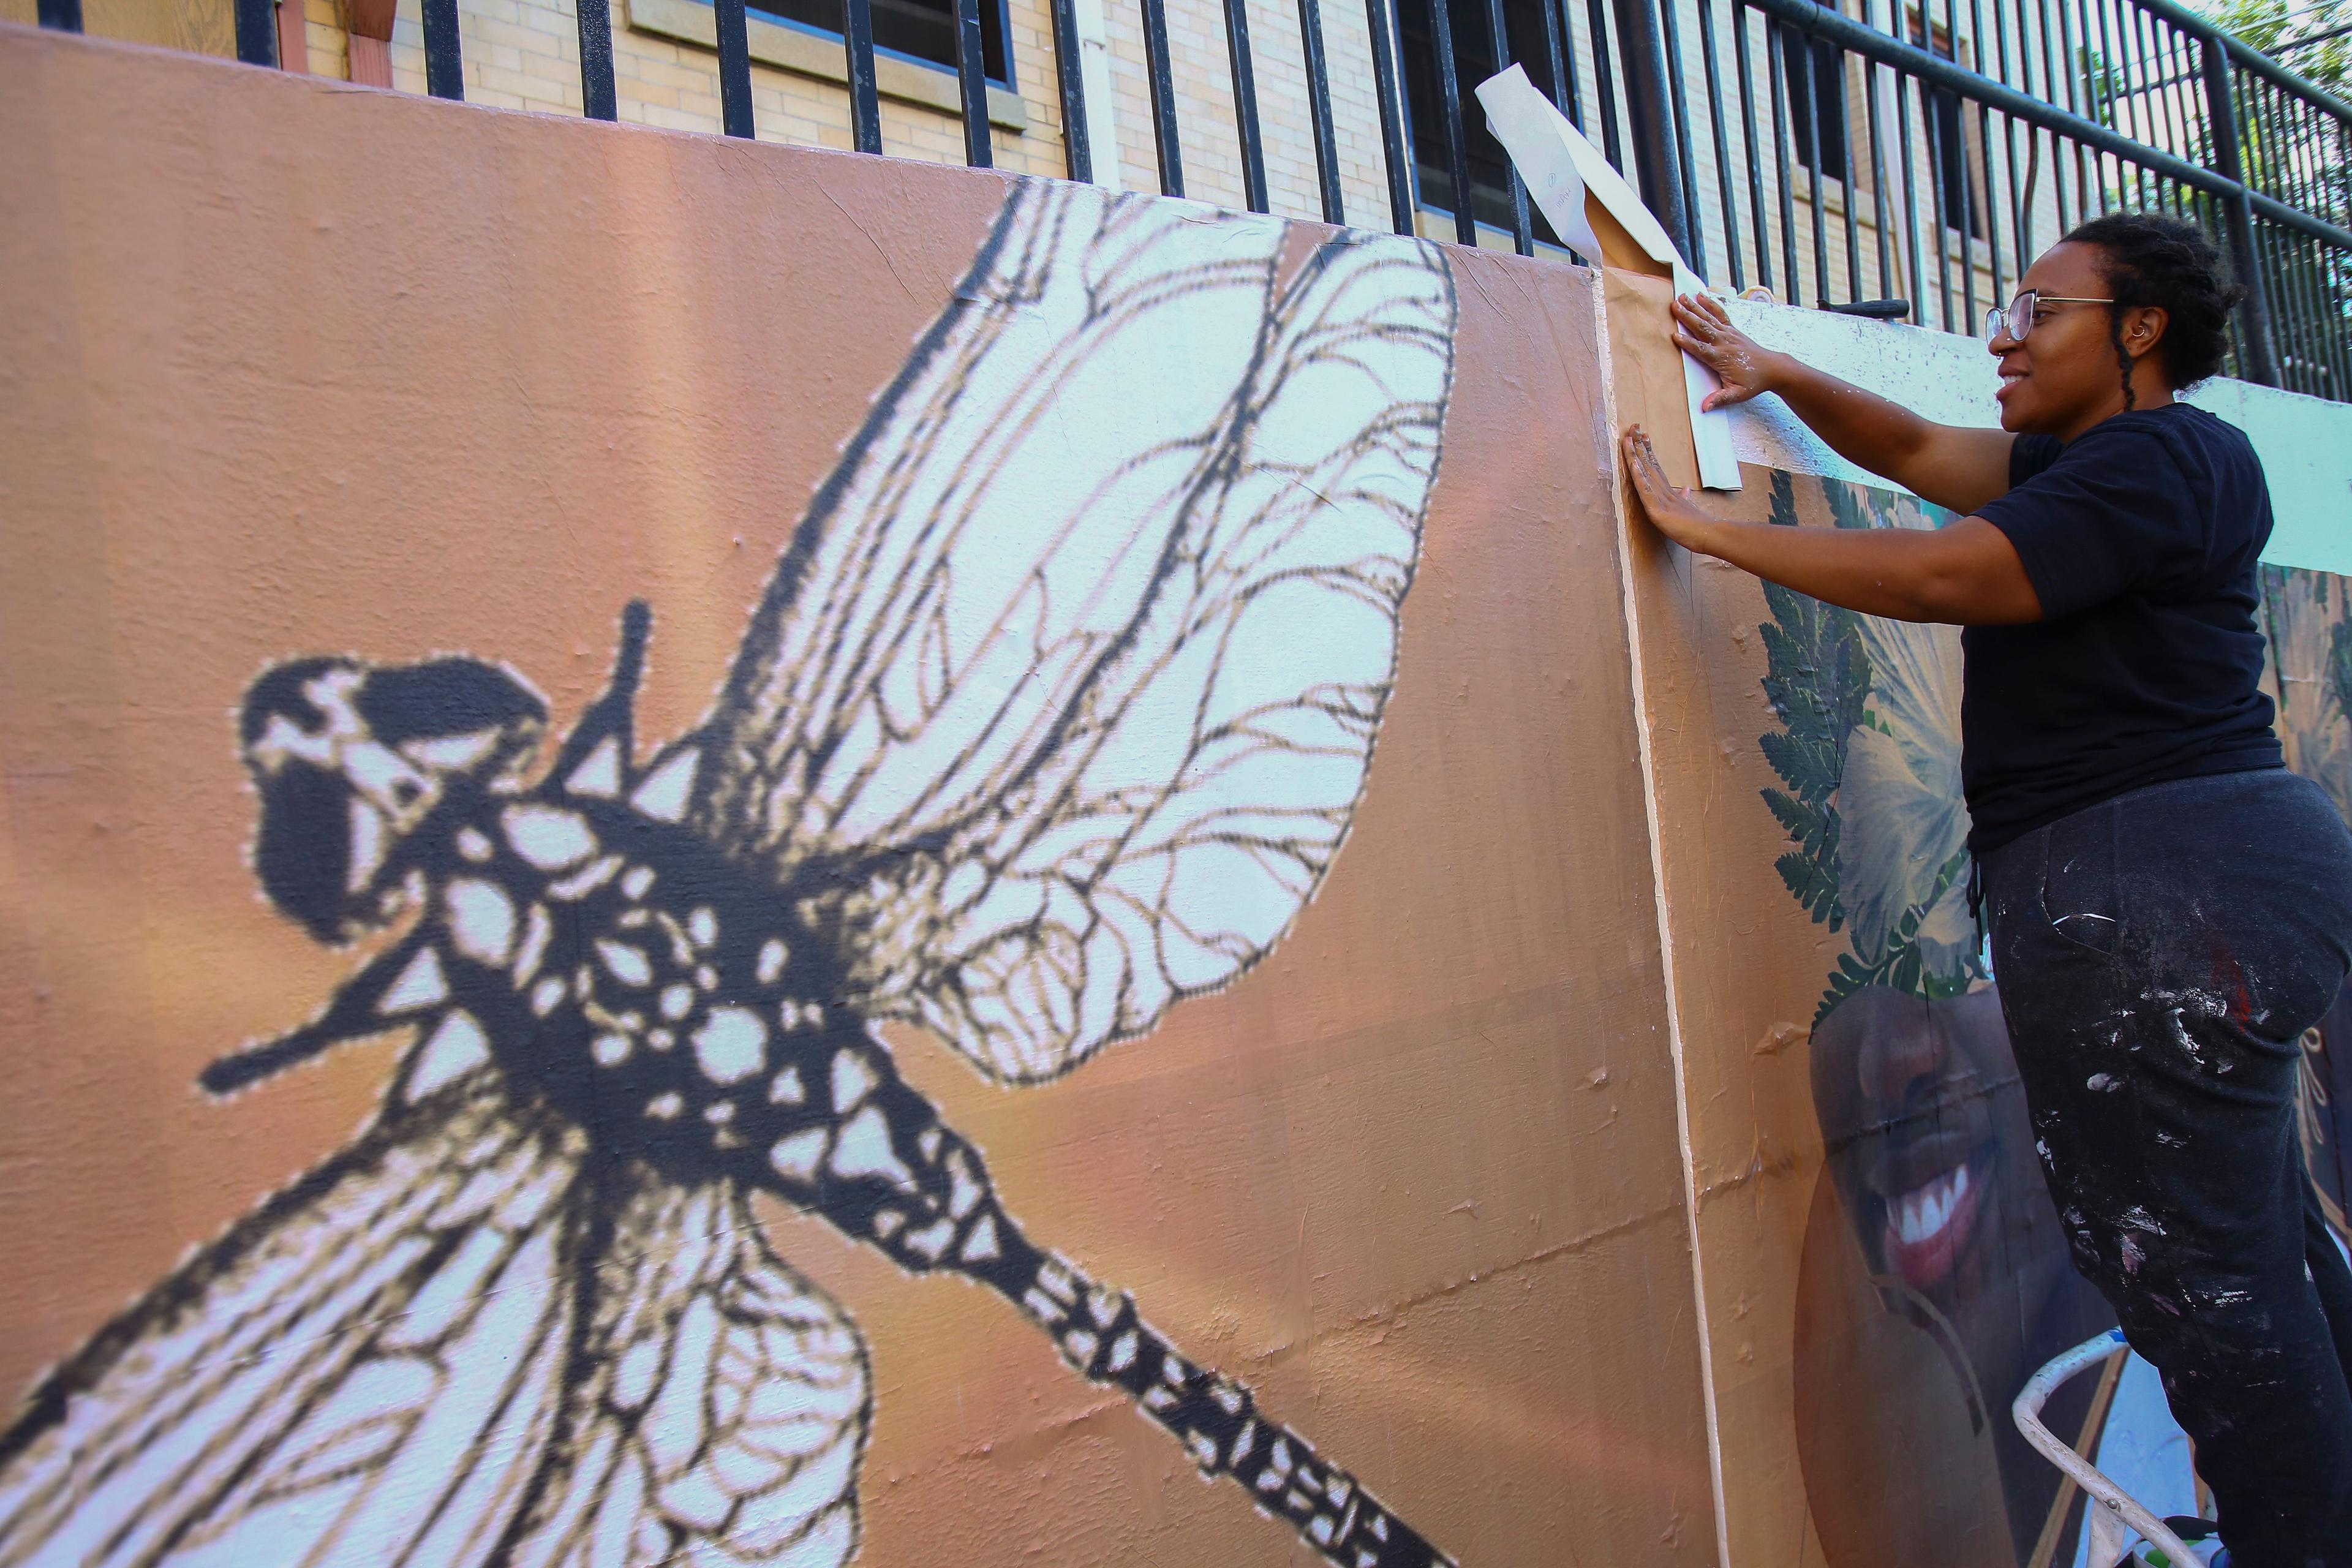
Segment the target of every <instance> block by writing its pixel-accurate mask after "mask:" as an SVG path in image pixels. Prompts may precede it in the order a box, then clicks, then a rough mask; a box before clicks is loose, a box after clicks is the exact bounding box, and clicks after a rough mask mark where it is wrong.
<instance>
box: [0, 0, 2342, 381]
mask: <svg viewBox="0 0 2352 1568" xmlns="http://www.w3.org/2000/svg"><path fill="white" fill-rule="evenodd" d="M933 3H934V4H936V5H938V6H940V8H941V12H942V15H941V22H942V24H945V23H947V22H950V20H951V22H952V27H953V32H954V36H955V38H956V40H957V47H956V49H955V56H956V75H957V78H958V81H959V85H960V97H961V117H962V125H963V142H964V149H965V156H966V159H967V161H968V162H970V163H973V164H976V165H986V164H988V163H990V162H991V158H992V153H991V146H990V140H989V132H988V124H989V116H988V100H987V93H988V82H987V63H986V60H985V58H984V47H983V39H982V12H981V5H982V0H933ZM1215 3H1216V4H1217V5H1220V6H1221V7H1222V11H1223V30H1224V33H1225V38H1226V45H1227V51H1228V58H1229V61H1230V66H1231V81H1232V90H1233V99H1234V128H1235V134H1236V135H1237V137H1238V141H1239V144H1240V146H1239V151H1240V164H1241V169H1242V184H1243V189H1244V198H1245V201H1246V203H1247V205H1249V206H1250V207H1251V208H1253V209H1254V210H1258V211H1265V210H1267V183H1266V174H1265V148H1264V145H1263V141H1262V130H1261V121H1260V117H1259V113H1258V104H1257V93H1258V89H1257V81H1256V72H1255V59H1254V56H1253V51H1252V48H1251V45H1250V35H1249V21H1250V15H1249V5H1248V0H1215ZM1290 3H1293V4H1295V5H1296V6H1297V21H1298V27H1299V33H1300V37H1301V42H1302V45H1303V49H1302V54H1301V59H1302V62H1303V63H1302V67H1301V68H1302V69H1303V72H1304V75H1305V77H1306V80H1305V82H1304V84H1303V86H1304V89H1305V95H1306V98H1307V105H1308V109H1309V121H1310V124H1311V134H1312V138H1313V141H1314V151H1315V156H1316V167H1317V171H1318V195H1319V203H1320V207H1321V212H1320V215H1319V216H1322V217H1323V218H1325V219H1326V220H1327V221H1329V222H1333V223H1344V222H1348V221H1349V220H1350V219H1353V220H1354V221H1356V222H1358V223H1362V222H1364V221H1366V219H1367V218H1368V217H1370V216H1371V215H1368V214H1365V213H1362V212H1356V213H1352V214H1351V213H1349V211H1347V210H1346V207H1345V204H1344V203H1343V200H1342V193H1341V187H1340V180H1339V171H1338V166H1337V165H1338V159H1337V155H1336V153H1335V151H1334V128H1333V122H1332V107H1331V94H1330V91H1329V86H1328V80H1327V69H1328V67H1327V65H1326V60H1325V52H1324V38H1323V25H1322V21H1321V17H1320V16H1319V13H1318V5H1320V4H1321V3H1322V0H1290ZM1334 3H1337V4H1345V5H1358V4H1360V5H1364V7H1365V14H1366V20H1367V22H1368V24H1369V29H1370V68H1371V72H1372V77H1373V84H1372V85H1373V93H1374V98H1375V100H1376V101H1377V103H1378V105H1379V120H1380V126H1379V131H1380V139H1381V145H1382V149H1383V152H1384V155H1385V158H1386V174H1387V178H1386V192H1385V194H1386V196H1387V202H1386V205H1387V207H1388V211H1387V212H1386V213H1385V214H1382V215H1380V217H1379V218H1378V219H1376V220H1374V221H1384V222H1386V223H1387V224H1389V225H1391V226H1393V227H1395V228H1396V229H1397V230H1398V231H1400V232H1413V231H1414V230H1415V229H1416V227H1417V226H1420V225H1421V224H1423V222H1428V221H1433V222H1434V223H1435V225H1436V226H1438V227H1439V228H1440V229H1441V231H1442V230H1443V229H1444V227H1446V226H1448V224H1449V220H1450V226H1451V229H1452V232H1453V234H1454V237H1456V238H1458V239H1461V240H1463V241H1465V242H1468V243H1476V242H1477V241H1478V240H1479V238H1480V236H1481V234H1482V232H1484V233H1485V234H1486V236H1487V237H1489V238H1490V239H1492V240H1493V241H1495V242H1496V243H1508V244H1511V245H1514V246H1515V247H1517V249H1519V250H1520V251H1521V252H1523V253H1525V252H1531V251H1533V250H1535V249H1537V248H1538V247H1544V246H1548V245H1552V244H1555V243H1557V242H1556V239H1555V237H1553V236H1552V235H1551V234H1550V232H1549V229H1548V228H1547V227H1546V226H1545V225H1544V223H1543V220H1542V218H1541V216H1540V215H1539V214H1536V213H1533V212H1531V211H1530V210H1529V206H1528V201H1527V197H1526V193H1525V191H1524V190H1523V189H1522V188H1521V186H1520V185H1519V183H1518V181H1517V177H1516V176H1515V175H1514V174H1512V172H1511V170H1510V168H1509V165H1508V163H1507V160H1506V159H1505V158H1504V156H1503V153H1502V151H1501V149H1500V147H1499V146H1497V145H1496V143H1495V142H1494V140H1493V138H1492V136H1491V135H1490V134H1489V133H1488V132H1487V131H1486V124H1485V117H1484V115H1483V114H1482V113H1480V112H1479V110H1478V109H1477V106H1476V103H1475V100H1465V95H1466V93H1467V89H1469V88H1470V87H1471V86H1473V85H1475V83H1476V82H1477V81H1479V80H1481V79H1484V78H1485V77H1486V76H1487V75H1488V74H1491V73H1492V72H1493V71H1495V70H1496V69H1498V68H1502V67H1505V66H1507V65H1509V64H1511V63H1513V62H1514V61H1517V62H1518V63H1520V64H1521V65H1523V66H1524V67H1525V68H1526V69H1527V70H1528V74H1529V76H1530V77H1531V78H1532V79H1534V80H1535V82H1536V84H1537V85H1538V87H1539V88H1540V89H1543V90H1544V91H1546V92H1547V93H1549V95H1550V96H1551V97H1552V99H1553V100H1554V101H1555V102H1557V103H1558V104H1559V106H1560V108H1561V109H1562V110H1563V111H1564V112H1565V113H1566V114H1567V115H1568V117H1569V118H1570V120H1571V121H1574V122H1575V123H1576V124H1577V125H1578V126H1579V127H1580V128H1582V129H1584V130H1585V131H1586V132H1587V133H1588V134H1589V135H1591V137H1592V138H1593V140H1594V141H1595V142H1598V143H1599V144H1600V145H1601V149H1602V151H1603V152H1604V153H1606V155H1607V156H1608V157H1609V159H1610V160H1611V161H1612V163H1615V164H1617V166H1618V167H1619V168H1621V169H1625V168H1628V165H1629V163H1630V172H1631V174H1632V175H1633V178H1634V180H1635V181H1636V184H1638V187H1639V189H1640V190H1641V193H1642V195H1643V199H1644V200H1645V201H1646V202H1647V203H1648V204H1649V205H1650V206H1651V208H1652V210H1653V211H1654V212H1655V213H1656V214H1657V215H1658V216H1659V218H1660V219H1661V221H1662V222H1663V223H1664V225H1665V226H1666V228H1667V230H1668V232H1669V233H1670V234H1672V235H1673V236H1674V237H1675V239H1676V241H1677V242H1678V243H1679V244H1680V245H1681V247H1682V248H1683V250H1684V252H1685V255H1686V256H1687V257H1688V258H1689V259H1690V260H1691V261H1692V263H1693V264H1694V265H1695V266H1696V268H1698V270H1700V271H1701V272H1702V273H1704V274H1706V276H1707V277H1709V278H1710V279H1712V280H1714V281H1716V282H1717V283H1725V282H1727V283H1728V284H1729V285H1730V286H1731V287H1732V288H1734V289H1748V288H1751V287H1761V288H1764V289H1769V290H1771V291H1772V292H1773V293H1774V294H1775V295H1776V296H1777V297H1778V298H1780V299H1782V300H1790V301H1794V302H1799V303H1806V304H1815V305H1822V306H1826V307H1830V308H1832V309H1844V310H1861V311H1863V312H1864V313H1869V314H1877V315H1887V316H1907V317H1909V318H1910V319H1912V320H1915V321H1918V322H1920V323H1921V324H1923V325H1927V326H1933V327H1939V328H1942V329H1944V330H1946V331H1957V332H1969V331H1974V330H1975V326H1976V322H1977V321H1978V320H1979V317H1980V315H1981V312H1982V309H1983V307H1984V305H1985V304H1987V303H1989V302H1992V301H1995V300H2001V299H2004V298H2006V296H2007V294H2008V293H2009V292H2011V290H2013V289H2014V288H2015V286H2016V282H2017V279H2018V276H2019V274H2020V273H2021V271H2022V270H2023V269H2024V268H2025V266H2026V265H2027V263H2029V262H2030V261H2031V260H2032V257H2033V256H2034V255H2035V254H2036V252H2037V250H2038V249H2039V248H2040V247H2044V246H2047V245H2048V244H2049V243H2051V242H2052V241H2053V240H2054V239H2055V238H2056V237H2058V236H2059V235H2060V234H2062V233H2063V232H2064V230H2065V229H2066V228H2067V227H2069V226H2071V225H2073V224H2074V223H2076V222H2079V221H2081V220H2082V219H2083V218H2084V217H2086V216H2094V215H2095V214H2097V213H2101V212H2105V211H2109V210H2114V209H2118V208H2122V209H2139V208H2151V207H2152V208H2159V209H2162V210H2166V211H2169V212H2175V213H2179V214H2182V215H2185V216H2194V217H2196V218H2198V219H2200V221H2202V222H2204V223H2205V224H2206V225H2207V226H2209V227H2210V228H2211V229H2213V230H2214V231H2215V232H2216V233H2217V234H2219V235H2221V236H2222V237H2224V239H2225V240H2226V243H2227V245H2228V247H2229V251H2230V254H2231V258H2232V261H2233V263H2234V267H2235V270H2236V272H2237V275H2238V277H2239V279H2240V280H2241V281H2242V282H2243V283H2244V284H2246V285H2247V287H2248V289H2249V294H2250V297H2249V299H2248V300H2247V304H2246V306H2245V308H2244V309H2243V310H2242V311H2241V312H2240V314H2239V317H2238V320H2237V326H2236V335H2235V338H2234V342H2233V346H2232V363H2231V370H2232V372H2233V373H2234V374H2238V375H2241V376H2243V377H2244V378H2246V379H2248V380H2252V381H2256V382H2262V383H2264V384H2272V385H2282V386H2287V387H2291V388H2294V389H2295V390H2298V391H2303V392H2307V393H2312V394H2315V395H2320V396H2323V397H2329V398H2335V399H2338V400H2345V401H2352V228H2347V225H2352V105H2347V104H2346V103H2345V102H2344V101H2343V100H2339V99H2336V98H2335V97H2333V96H2331V95H2330V94H2328V93H2326V91H2323V90H2322V89H2319V88H2317V87H2315V86H2314V85H2313V84H2312V83H2310V82H2308V81H2306V80H2305V79H2302V78H2300V77H2298V76H2296V75H2295V74H2294V73H2293V72H2292V71H2289V70H2287V69H2285V68H2282V67H2281V66H2279V65H2277V64H2276V63H2274V62H2273V61H2272V60H2270V59H2269V58H2266V57H2264V56H2263V55H2261V54H2259V53H2257V52H2256V51H2255V50H2253V49H2252V48H2251V47H2248V46H2247V45H2246V44H2244V43H2243V42H2242V41H2241V40H2239V39H2237V38H2234V37H2231V36H2229V35H2227V34H2225V33H2223V32H2221V31H2220V30H2219V29H2218V28H2216V27H2214V26H2212V25H2211V24H2210V23H2208V22H2206V21H2205V20H2203V19H2202V18H2200V17H2199V16H2195V15H2193V14H2191V13H2189V12H2188V11H2186V10H2184V9H2182V8H2181V7H2180V6H2179V5H2176V4H2173V3H2172V0H1965V3H1963V0H1843V4H1844V7H1845V8H1843V9H1841V8H1837V7H1836V6H1833V5H1822V4H1818V3H1816V0H1334ZM1135 4H1136V6H1137V8H1138V10H1139V17H1138V20H1139V25H1140V30H1141V37H1142V41H1143V53H1144V56H1145V61H1146V76H1147V80H1148V84H1149V88H1150V106H1151V113H1150V128H1151V136H1152V140H1153V143H1154V147H1155V150H1156V153H1157V172H1158V178H1159V184H1160V189H1161V191H1162V192H1163V193H1164V194H1166V195H1183V194H1184V171H1183V165H1182V158H1181V153H1180V150H1179V137H1178V108H1179V100H1178V95H1177V93H1176V90H1175V88H1174V85H1173V75H1172V72H1171V57H1170V49H1169V22H1168V16H1167V15H1166V8H1165V7H1166V0H1135ZM39 5H40V15H41V19H42V21H43V22H44V24H46V25H48V26H59V27H68V28H78V27H79V25H80V15H79V13H80V0H39ZM745 5H746V0H713V8H714V11H715V18H716V23H717V37H718V55H719V99H720V104H721V120H722V123H723V126H724V129H725V130H726V132H727V133H728V134H730V135H735V136H749V135H751V133H752V105H751V51H750V46H749V40H748V35H747V17H746V11H745ZM576 9H577V18H578V26H579V38H580V75H581V88H582V94H583V102H584V106H585V111H586V113H587V114H588V115H589V116H590V117H592V118H599V119H606V120H610V119H613V118H614V116H615V112H616V95H615V91H614V66H613V43H612V20H611V14H610V5H609V0H576ZM457 10H458V5H457V0H422V20H423V34H424V54H425V79H426V85H427V90H428V91H430V92H432V93H433V94H435V95H436V96H439V97H443V98H453V99H454V98H460V97H462V96H463V95H464V86H463V81H464V75H463V69H462V62H461V60H460V58H459V52H458V16H457ZM272 11H273V0H236V20H237V47H238V55H239V58H242V59H245V60H247V61H248V62H251V63H254V64H261V65H268V64H274V63H275V57H276V48H277V44H276V32H275V27H274V24H273V19H272ZM1048 11H1049V16H1050V17H1051V21H1052V33H1053V44H1054V49H1055V73H1054V77H1055V89H1056V91H1057V93H1058V97H1059V100H1060V104H1059V108H1060V116H1059V118H1060V124H1061V132H1062V137H1063V146H1064V155H1065V158H1066V167H1067V171H1068V174H1069V175H1070V177H1071V178H1073V179H1076V180H1088V179H1091V178H1093V177H1094V159H1093V155H1092V153H1091V151H1090V149H1089V148H1088V146H1087V114H1086V105H1085V101H1084V100H1085V92H1086V88H1085V84H1084V79H1083V78H1082V75H1081V71H1080V68H1079V58H1080V57H1079V42H1078V26H1077V20H1076V6H1075V4H1074V0H1048ZM842 16H843V23H842V28H841V37H842V46H843V48H844V50H845V69H846V77H847V82H848V89H849V105H850V108H849V117H850V121H851V128H852V131H853V133H854V139H855V143H856V146H857V148H858V149H859V150H861V151H864V152H867V153H878V152H880V150H881V146H882V130H881V116H880V111H879V104H878V100H877V82H876V71H875V42H874V19H873V9H872V0H843V3H842ZM1296 85H1299V84H1286V87H1290V86H1296Z"/></svg>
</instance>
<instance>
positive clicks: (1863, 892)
mask: <svg viewBox="0 0 2352 1568" xmlns="http://www.w3.org/2000/svg"><path fill="white" fill-rule="evenodd" d="M1893 499H1894V498H1890V500H1893ZM1870 500H1871V501H1872V502H1874V503H1875V502H1877V501H1878V498H1877V497H1871V498H1870ZM1870 510H1872V511H1873V512H1874V513H1875V514H1877V515H1876V516H1875V517H1874V521H1875V522H1877V523H1878V524H1879V525H1880V526H1893V527H1897V528H1928V527H1932V526H1934V524H1933V522H1932V521H1931V520H1930V518H1929V516H1928V515H1927V511H1926V509H1925V508H1923V507H1922V506H1920V505H1919V504H1918V503H1917V502H1916V501H1910V500H1908V499H1907V498H1902V499H1900V500H1894V504H1892V505H1881V504H1873V505H1871V507H1870ZM1856 620H1857V623H1858V626H1859V631H1860V635H1861V638H1862V646H1863V650H1864V653H1865V654H1866V655H1867V656H1868V657H1869V659H1870V701H1869V706H1868V709H1867V710H1866V711H1867V717H1866V718H1865V719H1864V721H1863V722H1862V723H1860V724H1858V725H1856V726H1855V727H1854V729H1853V733H1852V734H1851V736H1850V737H1849V738H1848V740H1847V742H1846V755H1845V771H1844V773H1843V777H1842V779H1841V780H1840V783H1839V785H1838V792H1837V807H1838V816H1839V818H1840V820H1841V822H1842V824H1843V828H1842V832H1841V835H1840V838H1839V843H1838V896H1839V900H1840V901H1841V902H1843V904H1844V906H1845V910H1846V918H1847V921H1849V923H1850V927H1851V930H1852V933H1853V945H1854V952H1855V953H1856V954H1857V955H1858V956H1859V957H1861V958H1862V959H1863V960H1864V962H1865V963H1878V962H1879V961H1881V960H1883V959H1884V958H1885V956H1886V951H1887V945H1888V943H1889V942H1890V941H1892V940H1893V938H1894V936H1895V927H1896V925H1897V923H1898V922H1899V921H1901V920H1902V918H1903V916H1904V914H1905V912H1906V911H1907V910H1910V909H1912V908H1913V907H1914V906H1916V905H1918V904H1920V903H1923V902H1926V901H1927V900H1929V899H1930V898H1931V897H1933V898H1934V899H1935V903H1934V907H1933V908H1932V909H1930V910H1928V912H1927V917H1926V918H1925V919H1924V920H1923V921H1921V922H1920V926H1919V930H1918V932H1917V934H1916V942H1917V944H1918V946H1919V949H1920V958H1921V960H1922V962H1923V964H1924V966H1925V968H1926V970H1927V973H1931V974H1938V975H1949V974H1952V973H1956V972H1957V971H1958V970H1959V969H1960V968H1961V967H1962V966H1964V965H1965V964H1966V963H1967V962H1968V960H1969V954H1970V953H1972V952H1974V951H1975V949H1976V945H1977V943H1976V929H1975V922H1974V921H1971V920H1970V919H1969V909H1968V887H1967V879H1966V877H1965V876H1964V875H1963V876H1960V877H1956V878H1954V879H1953V880H1952V883H1951V885H1950V886H1949V887H1948V888H1946V889H1944V891H1943V892H1942V894H1941V895H1940V896H1938V895H1937V892H1936V879H1937V874H1938V873H1939V872H1941V871H1942V870H1943V868H1945V866H1946V865H1948V863H1949V862H1950V860H1951V858H1952V857H1953V856H1954V855H1955V854H1956V853H1958V851H1959V850H1960V848H1961V847H1963V846H1964V845H1965V844H1966V843H1967V842H1968V837H1969V812H1968V806H1967V805H1966V804H1965V803H1964V802H1963V800H1962V798H1961V794H1960V664H1961V659H1960V636H1959V629H1958V627H1957V626H1927V625H1922V624H1919V623H1916V622H1910V621H1893V620H1885V619H1881V618H1879V617H1877V616H1857V617H1856Z"/></svg>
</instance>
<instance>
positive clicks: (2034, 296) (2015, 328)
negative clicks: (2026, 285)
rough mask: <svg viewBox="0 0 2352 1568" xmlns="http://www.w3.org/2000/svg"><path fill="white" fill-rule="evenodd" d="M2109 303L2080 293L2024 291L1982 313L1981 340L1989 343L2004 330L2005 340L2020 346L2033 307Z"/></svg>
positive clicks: (2029, 326)
mask: <svg viewBox="0 0 2352 1568" xmlns="http://www.w3.org/2000/svg"><path fill="white" fill-rule="evenodd" d="M2114 303H2115V301H2114V300H2092V299H2087V298H2085V297H2084V296H2083V295H2080V294H2044V293H2042V292H2041V291H2040V290H2039V289H2026V290H2024V291H2023V292H2022V293H2021V294H2019V295H2018V297H2017V298H2016V299H2014V300H2011V301H2010V302H2009V303H2008V304H2006V305H1995V306H1994V307H1993V308H1992V309H1991V310H1987V311H1986V312H1985V319H1984V330H1985V341H1986V342H1991V341H1992V340H1993V339H1995V338H1997V337H1999V336H2000V334H2001V333H2002V332H2003V331H2007V332H2008V333H2009V341H2010V342H2013V343H2021V342H2024V341H2025V334H2026V333H2028V332H2030V331H2032V330H2033V310H2034V307H2036V306H2037V305H2112V304H2114Z"/></svg>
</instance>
